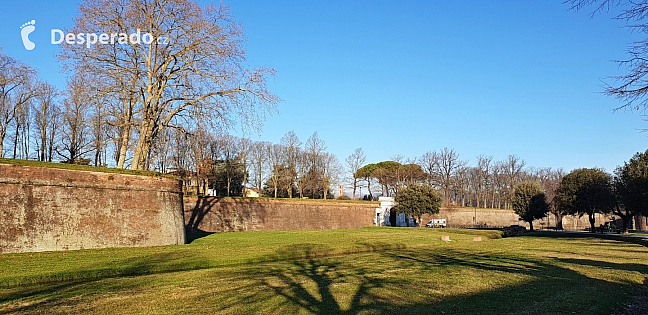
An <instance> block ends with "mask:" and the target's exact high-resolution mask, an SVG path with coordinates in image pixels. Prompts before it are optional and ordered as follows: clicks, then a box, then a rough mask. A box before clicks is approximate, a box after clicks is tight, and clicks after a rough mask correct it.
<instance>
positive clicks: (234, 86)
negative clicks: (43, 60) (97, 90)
mask: <svg viewBox="0 0 648 315" xmlns="http://www.w3.org/2000/svg"><path fill="white" fill-rule="evenodd" d="M79 11H80V13H79V15H78V16H77V18H76V19H75V21H76V24H75V25H74V27H73V28H72V29H71V32H73V33H86V32H88V31H89V30H101V32H102V33H114V34H124V36H126V34H135V33H137V32H141V33H143V34H150V35H149V38H148V40H146V38H145V36H142V37H141V42H140V43H133V42H131V41H125V43H119V42H118V41H113V43H110V44H104V45H92V46H91V45H87V46H91V47H87V46H85V45H67V44H65V45H63V47H64V51H63V52H62V54H61V55H60V58H61V59H63V60H65V61H66V62H68V64H69V67H71V68H73V69H75V72H76V73H84V72H89V73H96V74H97V75H98V76H99V73H101V72H107V73H110V74H111V75H112V77H114V78H116V77H119V78H124V79H123V80H120V82H124V83H132V85H129V88H128V89H126V91H127V92H128V93H130V92H133V91H135V92H136V93H137V94H135V95H134V96H135V98H134V99H131V98H130V97H125V98H123V99H122V102H125V103H129V102H130V103H131V105H132V103H135V105H136V106H135V108H134V110H133V113H132V114H133V115H132V117H130V118H128V117H129V116H130V115H127V114H128V113H127V114H126V115H123V116H124V117H125V120H128V119H130V121H125V122H124V127H126V126H128V125H133V126H134V127H136V128H137V130H138V134H139V135H138V139H137V142H136V144H135V148H134V150H133V160H132V163H131V167H132V168H133V169H145V168H146V160H147V157H148V156H149V151H150V149H151V147H152V145H153V143H154V142H155V141H156V139H157V136H158V135H159V133H160V131H162V130H163V129H165V128H168V127H169V126H170V125H171V124H172V123H173V121H174V118H175V117H178V116H184V117H186V118H187V119H189V120H198V119H199V118H203V119H202V121H204V122H210V123H211V124H214V125H215V124H221V125H223V124H225V125H226V124H231V123H233V122H234V121H235V119H240V121H241V122H242V123H243V124H244V125H245V126H250V127H253V128H258V127H259V126H260V123H261V120H262V119H263V117H264V114H265V113H266V110H267V109H273V108H274V105H275V104H276V103H277V102H278V101H279V99H278V98H277V97H276V96H275V95H273V94H271V93H270V92H269V91H268V90H267V88H266V77H267V76H268V75H273V74H274V70H273V69H268V68H259V69H252V70H249V69H246V68H245V66H244V65H243V60H244V58H245V52H244V50H243V48H242V42H243V35H242V31H241V28H240V27H239V26H238V24H236V23H235V22H233V21H232V17H231V16H230V15H229V12H228V9H227V8H226V7H225V6H224V5H221V6H219V7H216V6H212V5H208V6H206V7H200V6H198V4H196V3H194V2H190V1H188V0H168V1H163V0H150V1H135V0H130V1H123V0H105V1H97V0H86V1H84V2H82V3H81V5H80V6H79ZM120 36H121V35H120ZM112 90H114V87H106V91H112ZM131 96H132V95H131ZM126 111H128V110H126ZM127 136H128V134H127V133H124V134H123V138H124V139H125V138H126V137H127ZM120 150H123V145H122V147H121V148H120ZM120 159H122V157H121V156H120Z"/></svg>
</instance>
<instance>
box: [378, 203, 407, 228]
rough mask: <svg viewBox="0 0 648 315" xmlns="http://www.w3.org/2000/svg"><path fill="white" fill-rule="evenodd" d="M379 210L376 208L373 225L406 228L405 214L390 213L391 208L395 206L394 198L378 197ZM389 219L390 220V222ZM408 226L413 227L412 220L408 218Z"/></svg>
mask: <svg viewBox="0 0 648 315" xmlns="http://www.w3.org/2000/svg"><path fill="white" fill-rule="evenodd" d="M378 201H380V208H376V218H375V219H374V224H375V225H376V226H392V224H394V225H393V226H408V225H407V223H406V221H405V214H403V213H401V214H396V213H393V214H392V211H391V208H392V207H393V206H394V205H395V204H396V202H395V201H394V197H379V198H378ZM390 219H391V220H390ZM409 226H414V219H413V218H411V217H410V218H409Z"/></svg>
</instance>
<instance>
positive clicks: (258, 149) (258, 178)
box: [248, 141, 272, 191]
mask: <svg viewBox="0 0 648 315" xmlns="http://www.w3.org/2000/svg"><path fill="white" fill-rule="evenodd" d="M270 146H272V144H271V143H269V142H265V141H259V142H253V143H252V145H251V146H250V153H249V154H248V160H249V161H250V165H251V166H252V172H253V174H254V176H253V179H254V181H253V183H254V186H255V187H256V188H257V189H259V191H261V189H263V174H264V166H265V165H266V164H267V160H268V148H269V147H270Z"/></svg>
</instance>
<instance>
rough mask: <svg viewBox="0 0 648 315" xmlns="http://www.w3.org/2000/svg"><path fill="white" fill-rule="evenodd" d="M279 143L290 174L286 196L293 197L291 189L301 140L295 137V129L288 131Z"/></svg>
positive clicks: (293, 183) (295, 175) (295, 178)
mask: <svg viewBox="0 0 648 315" xmlns="http://www.w3.org/2000/svg"><path fill="white" fill-rule="evenodd" d="M280 142H281V145H282V146H283V147H284V148H285V151H284V154H285V155H286V156H285V160H286V166H287V167H288V172H289V175H290V181H289V182H288V187H286V189H287V191H288V198H292V197H293V189H294V188H295V181H296V180H297V159H298V157H299V155H300V154H301V150H300V146H301V144H302V143H301V141H300V140H299V138H298V137H297V134H296V133H295V131H293V130H291V131H288V132H287V133H286V134H285V135H284V136H283V137H282V138H281V140H280Z"/></svg>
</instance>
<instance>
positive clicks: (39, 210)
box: [0, 164, 185, 253]
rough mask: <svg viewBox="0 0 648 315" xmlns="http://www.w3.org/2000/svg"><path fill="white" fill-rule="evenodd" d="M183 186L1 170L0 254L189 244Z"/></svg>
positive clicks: (0, 166) (163, 181)
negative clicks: (185, 227) (183, 210)
mask: <svg viewBox="0 0 648 315" xmlns="http://www.w3.org/2000/svg"><path fill="white" fill-rule="evenodd" d="M182 215H183V212H182V192H181V184H180V182H179V181H178V180H173V179H168V178H156V177H148V176H134V175H122V174H109V173H100V172H87V171H73V170H64V169H54V168H43V167H32V166H14V165H7V164H0V224H2V227H1V228H0V229H1V230H2V233H0V252H3V253H11V252H35V251H53V250H71V249H84V248H102V247H131V246H155V245H170V244H184V243H185V234H184V225H183V222H184V220H183V218H182Z"/></svg>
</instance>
